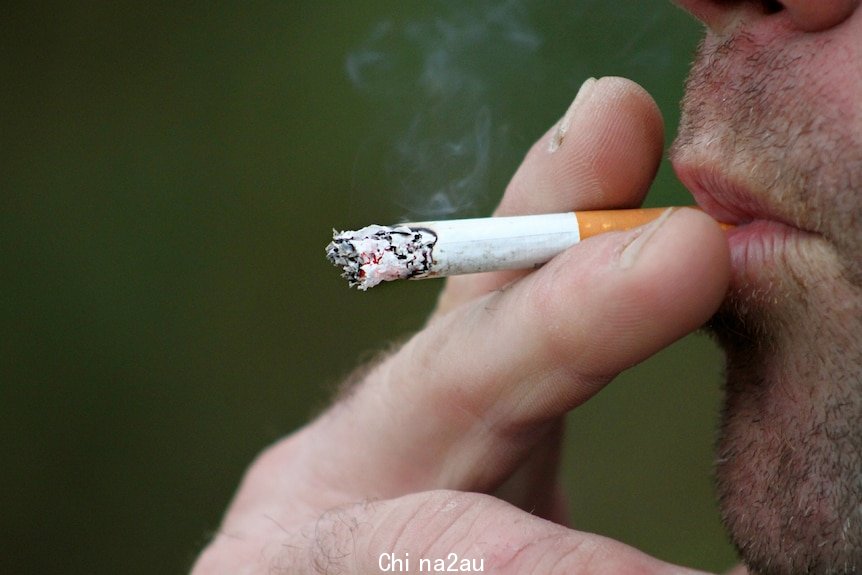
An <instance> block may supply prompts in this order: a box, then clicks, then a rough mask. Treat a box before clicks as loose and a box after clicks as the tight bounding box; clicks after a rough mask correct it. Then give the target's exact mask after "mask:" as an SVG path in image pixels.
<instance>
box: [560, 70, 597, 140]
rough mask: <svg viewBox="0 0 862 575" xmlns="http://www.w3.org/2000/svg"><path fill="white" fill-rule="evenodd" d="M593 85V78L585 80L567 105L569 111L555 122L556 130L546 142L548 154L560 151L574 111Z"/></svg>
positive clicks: (591, 89) (594, 81)
mask: <svg viewBox="0 0 862 575" xmlns="http://www.w3.org/2000/svg"><path fill="white" fill-rule="evenodd" d="M595 83H596V79H595V78H587V79H586V80H585V81H584V83H583V84H581V87H580V88H579V89H578V93H577V94H576V95H575V99H574V100H572V103H571V104H569V109H568V110H566V113H565V114H563V117H562V118H560V121H559V122H557V129H556V130H554V135H553V136H551V140H550V141H549V142H548V152H549V153H551V154H553V153H554V152H556V151H557V150H559V149H560V146H562V145H563V139H564V138H565V137H566V132H568V131H569V126H570V125H571V123H572V117H573V116H574V114H575V110H576V109H577V108H578V106H580V105H581V104H582V103H583V102H584V100H586V99H587V97H588V96H589V94H590V92H592V91H593V86H594V85H595Z"/></svg>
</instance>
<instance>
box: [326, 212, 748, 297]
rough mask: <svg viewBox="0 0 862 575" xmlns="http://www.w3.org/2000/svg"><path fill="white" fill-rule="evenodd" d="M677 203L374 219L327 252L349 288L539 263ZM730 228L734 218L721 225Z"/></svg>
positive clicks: (341, 236) (336, 239) (336, 236)
mask: <svg viewBox="0 0 862 575" xmlns="http://www.w3.org/2000/svg"><path fill="white" fill-rule="evenodd" d="M672 209H674V208H642V209H630V210H600V211H584V212H567V213H561V214H540V215H532V216H513V217H494V218H471V219H461V220H443V221H436V222H414V223H405V224H398V225H394V226H378V225H370V226H366V227H364V228H362V229H359V230H356V231H344V232H339V231H336V230H333V235H332V242H330V244H329V245H328V246H327V247H326V256H327V258H329V261H331V262H332V263H333V264H335V265H336V266H338V267H340V268H341V269H342V270H343V273H342V274H341V275H342V277H343V278H345V279H347V281H348V283H349V284H350V286H351V287H356V288H358V289H360V290H363V291H364V290H367V289H368V288H371V287H374V286H376V285H377V284H379V283H381V282H384V281H393V280H401V279H425V278H435V277H446V276H453V275H460V274H472V273H479V272H490V271H500V270H516V269H532V268H537V267H539V266H541V265H542V264H544V263H546V262H548V261H549V260H551V258H553V257H554V256H556V255H557V254H559V253H561V252H563V251H565V250H566V249H568V248H570V247H572V246H573V245H575V244H577V243H579V242H581V241H582V240H585V239H587V238H589V237H592V236H594V235H597V234H603V233H606V232H613V231H622V230H628V229H631V228H635V227H637V226H640V225H643V224H645V223H647V222H650V221H652V220H654V219H656V218H658V217H659V216H661V215H662V214H663V213H665V212H666V211H668V210H672ZM721 225H722V227H724V228H725V229H726V228H729V227H731V226H730V225H729V224H721Z"/></svg>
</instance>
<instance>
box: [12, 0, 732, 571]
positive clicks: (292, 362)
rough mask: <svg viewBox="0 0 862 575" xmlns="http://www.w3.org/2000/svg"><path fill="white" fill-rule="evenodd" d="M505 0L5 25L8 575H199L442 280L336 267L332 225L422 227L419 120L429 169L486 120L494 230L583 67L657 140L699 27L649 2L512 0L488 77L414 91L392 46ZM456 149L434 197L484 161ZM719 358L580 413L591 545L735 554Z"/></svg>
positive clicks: (481, 207) (664, 186)
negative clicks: (354, 58)
mask: <svg viewBox="0 0 862 575" xmlns="http://www.w3.org/2000/svg"><path fill="white" fill-rule="evenodd" d="M461 4H464V5H465V6H460V5H461ZM495 6H496V7H497V9H499V3H491V2H480V1H477V2H474V3H469V2H468V3H458V2H446V3H444V2H422V1H411V2H405V1H394V0H391V1H382V0H380V1H365V2H339V3H328V2H309V1H299V0H294V1H292V2H248V3H219V2H210V3H192V4H188V3H165V2H155V3H153V2H151V3H146V4H141V3H125V2H114V3H104V2H77V3H13V4H12V5H6V6H4V8H3V11H2V12H3V15H2V17H0V53H2V54H3V55H4V57H3V58H2V59H0V152H2V156H0V158H2V160H0V277H2V288H0V330H2V331H0V431H2V433H0V457H2V461H3V466H2V472H0V525H2V532H3V533H4V534H5V536H4V537H3V538H2V540H0V572H3V573H65V574H77V573H80V574H85V573H86V574H91V573H127V574H132V573H182V572H185V571H187V569H188V567H189V566H190V564H191V562H192V560H193V558H194V556H195V554H196V553H197V551H198V550H199V549H200V547H201V546H202V545H203V544H204V542H205V541H206V538H207V537H208V535H209V534H210V533H211V532H212V531H213V530H214V529H215V528H216V527H217V525H218V522H219V518H220V515H221V513H222V512H223V510H224V508H225V506H226V505H227V502H228V500H229V498H230V497H231V494H232V493H233V491H234V489H235V487H236V485H237V482H238V480H239V478H240V476H241V474H242V472H243V469H244V468H245V467H246V466H247V464H248V463H249V461H250V459H251V458H253V457H254V455H255V454H256V453H257V452H258V451H259V450H260V449H261V448H262V447H263V446H265V445H266V444H268V443H270V442H272V441H275V440H276V439H277V438H279V437H281V436H283V435H284V434H286V433H289V432H290V431H291V430H293V429H296V428H297V427H298V426H300V425H301V424H302V423H303V422H304V421H306V420H307V418H308V417H309V416H311V415H312V414H313V413H314V412H315V411H316V410H319V409H320V408H322V407H323V406H324V405H325V402H326V398H327V397H328V395H329V392H330V390H331V389H332V387H333V386H334V385H336V384H337V382H338V380H339V379H340V378H341V377H342V376H343V375H344V374H345V373H346V372H348V371H349V370H350V368H351V366H353V365H354V364H355V363H356V362H357V360H358V359H359V358H361V357H364V356H365V355H366V354H367V353H368V352H369V351H371V350H373V349H375V348H377V347H379V346H381V345H383V344H385V343H386V342H388V341H391V340H393V339H396V338H399V337H401V336H402V335H403V334H405V333H408V332H410V331H411V330H414V329H416V328H418V327H419V326H420V325H421V324H422V321H423V317H424V316H425V314H426V313H427V312H428V310H429V309H430V307H431V305H432V304H433V301H434V297H435V293H436V291H437V289H438V288H439V286H440V284H439V283H436V282H432V281H429V282H424V283H411V284H406V285H398V286H385V287H381V288H378V289H376V290H373V291H371V292H369V293H364V294H363V293H357V292H355V291H351V290H348V289H347V287H346V286H345V285H344V284H343V282H342V281H341V280H340V279H339V278H338V274H337V272H336V270H334V269H332V268H331V267H330V266H329V264H328V263H327V262H326V261H325V259H324V257H323V247H324V246H325V244H326V242H327V241H328V237H329V233H330V229H331V228H332V227H339V228H349V227H355V226H358V225H364V224H366V223H370V222H372V221H376V222H380V223H385V222H387V221H389V220H393V219H397V218H398V217H400V216H402V215H409V213H410V210H411V209H412V208H411V206H413V205H415V204H416V202H417V201H419V202H420V203H421V202H422V199H423V198H427V197H430V196H431V195H433V194H434V193H435V192H436V191H437V190H435V189H434V188H433V187H429V186H427V185H425V184H427V182H428V181H430V180H427V179H426V178H425V177H424V174H423V173H421V171H419V170H414V171H413V172H411V171H410V169H407V168H409V166H407V167H406V168H405V166H403V165H401V166H399V165H395V166H394V169H393V165H392V164H393V162H392V160H393V158H395V159H396V160H397V159H398V156H397V154H393V152H392V146H393V143H394V142H397V141H398V139H399V138H400V137H401V136H402V135H403V134H406V133H409V127H410V122H411V118H415V117H416V115H417V114H425V116H423V117H425V118H430V119H431V120H433V123H434V126H435V138H437V139H436V140H431V141H430V142H429V141H426V142H424V144H423V145H427V146H428V149H429V150H432V152H429V153H434V152H433V150H434V148H435V146H437V147H439V146H443V147H445V146H446V145H447V140H446V137H447V136H446V134H448V133H450V132H451V133H452V134H458V133H463V128H464V126H463V119H464V118H475V117H483V116H482V114H486V115H487V116H484V117H486V120H487V122H488V123H487V125H484V124H483V125H484V126H485V127H486V128H487V134H490V140H489V142H490V144H491V151H490V156H489V158H490V159H489V161H488V163H487V166H486V167H487V170H486V171H485V172H483V173H482V174H479V175H480V176H481V178H480V179H481V181H482V182H483V184H482V185H481V186H480V185H476V197H475V201H472V200H471V203H470V204H469V206H465V209H464V210H462V211H464V212H465V214H464V215H475V214H476V213H484V212H487V211H489V210H490V209H491V207H492V205H493V203H494V201H495V200H496V198H498V197H499V194H500V191H501V189H502V187H503V186H504V185H505V182H506V180H507V179H508V177H509V176H510V175H511V173H512V171H513V170H514V168H515V167H516V166H517V163H518V158H519V157H520V156H521V155H522V154H523V153H524V151H525V150H526V149H527V147H528V146H529V144H530V143H531V142H532V141H533V140H535V139H536V138H537V137H538V136H539V135H540V134H541V133H542V132H544V130H545V129H547V127H548V126H550V125H551V124H552V123H553V122H555V121H556V119H557V118H558V117H559V116H560V115H561V114H562V113H563V111H564V110H565V109H566V107H567V106H568V103H569V101H570V100H571V98H572V97H573V96H574V94H575V92H576V90H577V87H578V85H579V84H580V83H581V82H582V81H583V80H584V79H585V78H586V77H588V76H602V75H623V76H628V77H631V78H633V79H635V80H637V81H638V82H640V83H641V84H642V85H644V86H645V87H646V88H647V89H648V90H649V91H650V92H651V93H652V94H653V95H654V96H655V97H656V99H657V100H658V102H659V104H660V106H661V108H662V110H663V112H664V114H665V117H666V119H667V126H668V129H667V133H668V134H669V135H672V134H673V132H674V130H675V125H676V122H677V101H678V100H679V97H680V95H681V93H682V82H683V79H684V75H685V69H686V66H687V63H688V62H689V61H690V59H691V57H692V53H693V49H694V46H695V44H696V42H697V37H698V35H699V30H698V28H697V26H696V25H695V23H694V22H693V21H691V20H689V18H688V17H686V16H685V15H684V14H682V13H681V12H679V11H678V10H677V9H675V8H673V7H672V6H670V4H669V3H665V2H659V1H649V2H627V3H602V2H595V1H587V0H582V1H576V2H559V1H554V2H524V3H523V10H514V11H512V12H510V13H509V12H507V13H506V14H508V15H507V16H506V17H507V18H509V17H511V18H512V20H511V21H507V22H508V23H505V22H504V23H503V24H501V26H502V28H497V29H496V32H495V34H497V33H498V34H502V35H503V36H504V37H506V38H509V40H511V43H512V44H511V46H510V48H512V50H513V53H512V54H506V53H503V52H501V50H503V48H504V47H505V46H503V47H502V48H499V49H497V48H495V49H489V48H488V46H487V44H483V42H482V39H481V38H478V39H475V43H474V44H468V48H469V49H467V50H466V51H465V52H463V54H468V55H469V57H470V58H473V60H471V61H470V62H468V63H469V66H467V67H466V68H465V69H467V70H468V71H469V72H471V73H475V74H476V75H477V77H479V78H480V79H483V75H484V74H486V73H487V77H486V78H487V81H485V82H484V83H482V84H481V86H480V87H478V88H476V89H475V90H472V91H470V97H469V98H466V99H461V100H460V102H461V103H460V104H457V103H456V104H453V101H452V100H451V98H450V100H449V101H448V102H446V101H443V99H442V96H441V95H440V94H430V95H429V93H428V89H429V88H428V85H419V84H418V83H417V81H416V79H417V76H418V75H419V74H418V73H417V68H416V66H422V65H425V63H427V61H428V60H427V58H426V57H427V54H425V53H423V52H422V50H423V46H425V48H427V47H428V46H429V44H428V43H427V42H426V43H425V44H422V43H416V42H414V41H411V40H405V38H407V36H403V35H401V36H399V34H400V32H399V31H404V30H411V29H417V28H416V26H418V29H419V30H424V31H425V32H426V33H428V30H434V29H435V28H434V26H436V25H438V24H439V25H443V24H447V25H450V28H446V29H447V30H448V29H453V30H456V31H459V30H460V32H461V33H463V32H464V31H465V30H472V29H473V28H470V27H469V24H470V23H471V22H473V21H474V20H475V21H479V22H481V21H483V20H482V18H483V16H481V15H482V14H484V13H485V12H486V11H487V10H493V9H495ZM506 6H508V8H507V10H508V9H511V7H512V3H511V2H510V3H506ZM471 18H472V19H473V20H471ZM381 23H384V24H385V26H384V28H381ZM386 23H388V24H386ZM515 24H518V25H523V27H524V28H523V29H520V30H516V29H514V28H512V29H509V28H507V26H515ZM386 26H388V27H389V28H386ZM411 26H413V28H411ZM444 28H445V26H444ZM387 29H388V30H389V32H388V34H389V36H387V35H386V34H383V36H382V37H379V36H378V37H377V38H376V39H375V37H374V34H375V30H377V31H378V35H379V33H380V31H381V30H383V31H384V32H385V30H387ZM524 30H528V31H532V33H535V34H536V36H534V37H530V36H529V34H528V35H527V36H518V35H517V34H516V32H523V31H524ZM507 34H508V36H507ZM511 34H515V35H514V36H512V35H511ZM381 38H382V39H381ZM434 38H435V36H434V35H433V34H432V35H431V36H430V39H431V40H430V41H431V45H432V47H433V40H434ZM531 38H532V39H531ZM536 38H538V40H539V41H538V44H537V43H535V42H533V40H535V39H536ZM492 39H493V38H492ZM507 42H508V40H507ZM524 42H526V44H525V43H524ZM504 44H505V42H504ZM483 46H484V47H483ZM517 46H521V48H524V47H525V46H526V47H527V48H525V50H526V51H523V50H522V51H521V52H518V50H516V49H515V48H517ZM383 48H385V49H386V50H384V51H386V53H387V54H388V55H389V56H391V57H393V58H395V60H392V61H393V62H396V64H394V65H392V66H390V67H388V68H387V67H386V66H384V67H383V68H376V69H371V72H372V73H374V74H376V76H374V79H373V81H370V83H369V84H367V85H365V84H363V85H355V84H353V83H351V82H350V80H349V78H348V68H347V67H346V64H345V63H346V62H347V61H348V58H349V57H350V55H356V54H357V53H359V52H357V51H361V50H366V51H368V50H371V51H372V52H373V51H375V50H376V51H378V52H379V51H381V50H382V49H383ZM463 54H461V55H460V56H458V57H464V56H463ZM377 62H378V63H377V64H375V65H379V62H380V61H379V60H378V61H377ZM387 66H389V65H388V64H387ZM468 84H469V83H468ZM470 85H472V84H470ZM448 87H451V84H449V83H448V82H446V83H444V85H443V86H442V87H439V86H438V89H440V90H443V92H446V89H447V88H448ZM444 95H445V94H444ZM460 97H461V96H460V95H459V94H457V93H456V94H455V96H454V98H455V99H456V100H455V101H456V102H457V101H458V98H460ZM428 103H432V104H433V105H427V106H426V105H425V104H428ZM475 103H479V105H480V106H481V108H479V109H476V110H474V109H472V108H471V107H470V106H472V105H473V104H475ZM422 106H424V107H422ZM417 107H421V109H417ZM482 109H485V110H486V112H482V111H481V110H482ZM452 110H455V111H456V112H455V113H450V112H451V111H452ZM437 114H439V115H437ZM426 121H427V120H426ZM459 130H460V131H461V132H459ZM468 133H470V132H468ZM419 136H421V133H420V134H419ZM420 139H421V138H420ZM450 148H451V147H450ZM447 149H449V148H447ZM451 149H452V150H453V151H452V152H451V153H450V156H449V157H450V158H451V163H450V162H446V161H443V162H439V163H438V165H435V166H434V172H435V178H438V180H434V181H431V184H432V185H434V186H439V177H440V174H441V173H442V174H444V175H445V176H446V177H445V178H444V180H451V181H456V180H457V179H458V178H460V177H462V176H463V174H462V173H461V172H462V171H463V170H464V166H465V165H466V164H465V162H468V161H469V160H470V158H471V157H472V156H470V152H463V153H462V152H460V151H458V150H456V149H454V148H451ZM419 167H421V166H419ZM423 182H424V183H423ZM656 189H657V190H660V192H656V193H655V194H653V195H651V197H650V203H651V204H654V205H658V204H665V203H669V202H685V203H688V201H687V200H686V195H685V192H684V191H683V190H682V188H681V187H680V186H679V185H678V184H677V183H675V182H674V180H673V177H672V175H671V174H670V172H669V170H668V169H667V167H663V168H662V171H661V173H660V177H659V180H658V182H657V184H656ZM417 198H418V200H417ZM405 210H406V212H405ZM466 212H470V213H469V214H467V213H466ZM719 365H720V359H719V357H718V354H717V352H716V351H715V350H714V348H713V347H712V345H711V344H710V343H709V342H708V341H706V340H705V339H703V338H694V339H692V338H689V339H687V340H685V341H684V342H682V343H680V344H678V345H677V346H675V347H673V348H672V349H671V350H669V351H667V352H665V353H663V354H660V355H659V356H658V357H657V358H655V359H654V360H651V361H650V362H648V363H647V364H645V365H644V366H641V367H638V368H636V369H634V370H632V371H631V373H628V374H626V375H625V376H624V377H623V378H622V379H621V380H620V381H618V382H617V383H615V384H614V385H613V386H612V387H611V388H609V389H608V390H607V391H606V392H604V393H603V394H601V395H600V396H599V397H598V398H596V400H595V401H593V402H591V403H590V404H588V405H587V406H584V407H583V408H582V409H581V410H579V411H578V412H577V413H576V414H575V415H574V416H573V417H572V431H571V436H572V442H571V449H570V451H569V453H568V454H567V467H566V477H565V481H566V483H567V485H569V486H570V488H571V489H570V491H571V493H572V502H573V503H572V506H573V512H574V516H575V521H576V526H577V527H578V528H579V529H584V530H594V531H597V532H600V533H604V534H606V535H609V536H613V537H618V538H621V539H622V540H624V541H626V542H627V543H630V544H632V545H634V546H637V547H640V548H642V549H644V550H645V551H648V552H650V553H654V554H656V555H658V556H659V557H661V558H663V559H666V560H670V561H678V562H683V563H687V564H689V565H692V566H696V567H701V568H706V569H721V568H724V567H726V566H727V565H728V564H729V563H730V562H732V560H733V557H732V553H731V552H730V550H729V548H728V546H727V545H726V543H725V541H724V537H723V535H722V532H721V529H720V527H719V526H718V521H717V513H716V511H715V508H714V505H713V502H712V494H711V492H710V480H709V470H710V458H711V454H710V444H711V437H712V430H713V428H714V426H715V414H716V412H717V408H718V401H719V399H718V395H719V391H718V387H719V370H720V367H719ZM417 449H421V446H417Z"/></svg>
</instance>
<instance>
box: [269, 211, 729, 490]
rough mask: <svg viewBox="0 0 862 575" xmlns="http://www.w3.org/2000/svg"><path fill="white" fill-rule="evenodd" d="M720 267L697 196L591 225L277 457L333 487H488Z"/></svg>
mask: <svg viewBox="0 0 862 575" xmlns="http://www.w3.org/2000/svg"><path fill="white" fill-rule="evenodd" d="M728 275H729V255H728V248H727V242H726V239H725V237H724V234H723V232H722V231H721V230H720V229H719V227H718V226H717V224H715V222H714V221H713V220H712V219H710V218H709V217H707V216H705V215H704V214H702V213H700V212H697V211H694V210H688V209H680V210H677V211H675V212H673V213H672V214H671V215H669V216H668V217H663V218H660V219H659V220H657V221H656V222H653V223H652V224H650V225H649V226H647V227H646V228H641V229H639V230H635V231H632V232H626V233H620V234H605V235H603V236H597V237H595V238H591V239H590V240H588V241H585V242H583V243H582V244H580V245H579V246H576V247H574V248H572V249H570V250H569V251H567V252H566V253H564V254H562V255H561V256H560V257H558V258H555V259H554V260H553V261H552V262H550V263H549V264H548V265H546V266H545V267H544V268H542V269H540V270H538V271H536V272H535V273H533V274H531V275H530V276H529V277H527V278H525V279H524V280H523V281H519V282H517V283H516V284H514V285H513V286H512V287H511V288H510V289H507V290H505V291H502V292H495V293H493V294H489V295H488V296H486V297H483V298H481V299H480V300H477V301H475V302H472V303H471V304H469V305H466V306H464V308H463V309H462V310H461V311H460V312H459V313H457V314H448V315H446V316H443V317H440V318H438V320H437V321H435V322H433V323H432V324H431V325H429V326H428V328H426V329H425V330H423V331H422V332H421V333H420V334H418V335H417V336H416V337H414V338H413V339H411V340H410V341H409V342H408V343H407V344H406V345H405V346H404V347H403V348H402V349H401V350H400V351H399V352H398V353H397V354H395V355H394V356H392V357H391V358H390V359H389V360H388V361H385V362H384V363H382V364H381V365H379V366H378V367H377V368H376V369H375V370H374V371H373V372H372V373H371V374H370V375H369V376H368V378H367V379H366V380H365V382H364V383H363V384H362V385H360V386H359V387H358V388H357V389H356V391H355V392H354V393H353V394H352V396H350V398H348V399H347V400H345V401H341V402H339V403H337V404H336V405H335V406H334V407H333V408H332V409H331V410H330V411H329V412H328V413H327V414H325V415H324V416H323V417H322V418H320V419H318V420H317V421H316V422H314V423H313V424H312V426H311V427H310V428H308V429H306V430H305V432H304V439H303V441H305V442H306V443H307V444H308V445H306V446H305V447H304V450H305V451H304V454H305V456H304V457H303V456H300V457H296V456H291V457H289V458H285V461H284V465H286V466H293V467H298V468H300V469H302V470H303V471H302V472H303V473H307V474H310V476H308V477H309V479H308V481H309V482H310V483H312V484H315V485H325V486H327V487H328V488H330V489H332V490H333V492H334V493H336V494H337V495H336V497H342V498H344V497H348V498H350V499H361V498H367V497H378V498H388V497H394V496H397V495H401V494H404V493H407V492H411V491H420V490H428V489H437V488H450V489H459V490H471V491H482V492H489V491H492V490H493V489H495V488H496V487H498V486H499V485H500V483H501V482H502V481H503V480H504V479H505V478H506V477H507V476H508V475H509V474H510V473H511V472H512V471H513V470H514V469H515V468H516V467H517V466H518V465H519V463H520V462H521V461H523V459H524V457H525V456H526V455H527V454H528V453H529V452H530V450H532V449H533V447H534V446H535V444H536V442H537V441H538V440H539V439H540V438H542V437H543V436H544V434H545V433H547V431H548V429H549V427H550V426H551V425H552V422H553V421H554V420H555V418H557V417H559V416H560V415H562V414H564V413H565V412H566V411H568V410H569V409H571V408H573V407H575V406H576V405H578V404H580V403H582V402H583V401H585V400H586V399H587V398H589V397H590V396H591V395H593V394H594V393H595V392H596V391H598V390H599V389H600V388H601V386H603V385H604V384H605V383H606V382H607V381H608V380H609V379H610V378H611V377H612V376H614V375H616V374H617V373H619V372H620V371H622V370H624V369H626V368H628V367H631V366H632V365H634V364H636V363H638V362H640V361H642V360H643V359H645V358H647V357H648V356H650V355H652V354H653V353H655V352H656V351H658V350H660V349H662V348H663V347H665V346H667V345H669V344H670V343H671V342H673V341H675V340H676V339H678V338H680V337H682V336H683V335H685V334H687V333H689V332H691V331H692V330H694V329H696V328H698V327H699V326H700V325H702V324H703V323H704V322H705V321H706V320H707V319H708V318H709V317H710V316H711V315H712V313H714V311H715V310H716V308H717V307H718V305H719V303H720V301H721V300H722V297H723V295H724V293H725V290H726V286H727V282H728ZM300 453H302V450H300ZM321 453H323V454H326V457H318V455H319V454H321Z"/></svg>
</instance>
